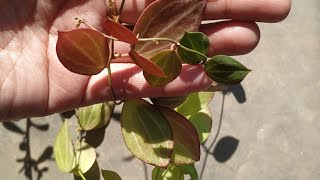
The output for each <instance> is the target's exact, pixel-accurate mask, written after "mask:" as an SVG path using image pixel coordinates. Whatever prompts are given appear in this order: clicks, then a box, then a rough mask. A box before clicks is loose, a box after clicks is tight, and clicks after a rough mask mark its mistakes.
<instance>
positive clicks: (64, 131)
mask: <svg viewBox="0 0 320 180" xmlns="http://www.w3.org/2000/svg"><path fill="white" fill-rule="evenodd" d="M53 152H54V157H55V161H56V163H57V165H58V167H59V169H60V170H61V171H62V172H65V173H69V172H71V171H72V169H73V164H74V160H75V154H74V148H73V145H72V139H71V134H70V131H69V124H68V120H67V119H66V120H65V121H64V122H63V124H62V126H61V128H60V130H59V132H58V134H57V137H56V139H55V142H54V147H53Z"/></svg>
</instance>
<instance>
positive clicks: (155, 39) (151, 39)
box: [138, 38, 180, 46]
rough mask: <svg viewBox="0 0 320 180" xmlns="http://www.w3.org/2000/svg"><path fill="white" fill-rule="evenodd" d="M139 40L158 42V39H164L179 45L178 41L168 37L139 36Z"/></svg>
mask: <svg viewBox="0 0 320 180" xmlns="http://www.w3.org/2000/svg"><path fill="white" fill-rule="evenodd" d="M138 40H139V41H140V42H146V41H154V42H156V43H158V41H166V42H170V43H172V44H175V45H177V46H180V44H179V42H177V41H175V40H173V39H170V38H139V39H138Z"/></svg>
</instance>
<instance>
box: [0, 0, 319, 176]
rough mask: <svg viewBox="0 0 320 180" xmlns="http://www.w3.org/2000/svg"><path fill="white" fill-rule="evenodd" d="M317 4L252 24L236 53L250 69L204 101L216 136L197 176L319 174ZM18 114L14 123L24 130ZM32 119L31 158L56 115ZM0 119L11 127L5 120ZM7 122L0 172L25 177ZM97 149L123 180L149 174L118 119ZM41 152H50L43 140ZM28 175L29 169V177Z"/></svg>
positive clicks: (296, 5) (52, 130) (0, 129)
mask: <svg viewBox="0 0 320 180" xmlns="http://www.w3.org/2000/svg"><path fill="white" fill-rule="evenodd" d="M319 8H320V1H319V0H308V1H302V0H295V1H293V7H292V11H291V13H290V15H289V17H288V18H287V19H286V20H285V21H284V22H281V23H279V24H259V25H260V27H261V33H262V39H261V42H260V44H259V46H258V47H257V49H256V50H255V51H254V52H252V53H250V54H249V55H245V56H242V57H239V59H240V60H241V62H243V63H244V64H245V65H246V66H247V67H249V68H251V69H253V72H251V73H250V74H249V75H248V77H247V78H246V79H245V81H244V82H243V83H242V86H237V87H235V88H233V89H231V90H230V91H229V92H228V93H226V94H224V95H223V94H222V93H217V94H216V96H215V97H214V100H213V102H212V104H211V106H212V112H213V122H214V123H213V131H212V135H211V137H210V139H209V140H208V141H207V143H206V148H208V147H209V146H210V143H212V140H213V138H214V134H215V132H216V130H217V125H218V121H219V119H220V117H222V127H221V133H220V134H219V136H218V139H217V140H218V142H219V143H218V144H217V143H215V144H214V145H213V147H212V148H211V149H210V150H209V153H208V154H207V153H206V151H205V148H203V149H202V157H201V161H200V162H198V163H197V168H198V169H199V172H200V171H201V169H202V166H203V164H204V161H205V159H207V160H206V163H205V169H204V173H203V179H204V180H215V179H217V180H233V179H234V180H251V179H252V180H256V179H259V180H270V179H275V180H278V179H279V180H286V179H288V180H318V179H320V156H319V155H318V153H319V150H320V141H319V137H320V96H319V89H320V73H319V71H320V63H319V59H320V34H319V33H320V13H319V12H320V11H319V10H320V9H319ZM223 98H224V105H223V107H224V109H223V115H222V116H221V107H222V101H223ZM26 122H27V121H25V120H22V121H19V122H17V123H15V124H16V125H18V126H19V127H20V128H21V129H22V130H25V129H26V128H25V127H26ZM33 122H35V123H39V124H48V125H49V129H48V130H45V131H39V130H36V129H34V128H33V129H31V131H30V147H31V157H32V158H33V159H35V160H37V159H38V158H39V156H40V155H41V154H42V152H43V151H44V150H45V149H46V147H48V146H51V145H52V144H53V141H54V136H55V134H56V133H57V131H58V128H59V126H60V124H61V117H60V116H59V115H53V116H49V117H46V118H36V119H34V120H33ZM6 127H7V128H9V127H11V128H14V127H12V126H10V125H8V124H7V126H6ZM15 130H16V133H13V132H11V131H9V130H8V129H6V128H4V126H2V125H0V137H1V139H0V145H1V147H0V162H1V164H0V174H1V179H8V180H23V179H28V178H26V176H25V175H24V173H23V172H22V173H18V172H19V170H20V169H21V168H22V167H23V162H17V159H19V158H23V157H24V156H25V155H26V153H25V152H26V151H23V149H24V146H21V145H20V144H21V142H22V141H23V138H24V137H25V135H24V134H21V132H20V133H18V131H17V128H15ZM19 147H20V148H19ZM214 149H215V150H214ZM97 151H98V153H99V158H98V161H99V163H100V167H101V168H104V169H112V170H115V171H117V172H118V173H119V174H120V175H121V176H122V178H123V179H124V180H142V179H145V176H147V177H148V178H147V179H150V169H151V168H150V166H147V167H145V166H144V165H143V164H142V163H141V162H140V161H139V160H135V159H131V155H130V153H129V151H128V150H127V149H126V147H125V145H124V143H123V140H122V137H121V136H120V126H119V122H118V121H116V120H115V121H112V123H111V125H110V127H109V128H108V130H107V134H106V136H105V143H104V145H103V146H102V147H100V148H98V150H97ZM47 152H49V153H47V154H50V148H49V149H48V150H47ZM213 152H214V153H213ZM206 157H207V158H206ZM44 167H48V170H47V171H44V172H43V176H42V178H41V179H44V180H56V179H63V180H69V179H72V176H70V175H64V174H63V173H61V172H60V171H59V170H58V169H57V167H56V165H55V163H54V161H52V160H51V161H47V160H46V161H44V162H42V163H40V164H38V169H43V168H44ZM145 169H147V171H145ZM146 172H147V174H146ZM36 175H37V173H36V172H35V171H33V177H34V178H33V179H36V178H35V177H36Z"/></svg>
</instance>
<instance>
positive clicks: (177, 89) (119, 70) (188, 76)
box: [83, 63, 212, 105]
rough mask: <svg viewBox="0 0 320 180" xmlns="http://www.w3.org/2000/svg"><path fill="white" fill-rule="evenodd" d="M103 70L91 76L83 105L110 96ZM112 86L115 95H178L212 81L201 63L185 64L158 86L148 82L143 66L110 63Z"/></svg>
mask: <svg viewBox="0 0 320 180" xmlns="http://www.w3.org/2000/svg"><path fill="white" fill-rule="evenodd" d="M106 74H107V73H106V72H103V73H101V74H99V75H97V76H93V77H92V78H91V79H90V81H89V83H88V87H87V91H86V95H85V98H84V101H83V105H87V104H92V103H97V102H105V101H106V99H107V100H111V96H110V93H109V86H108V83H107V82H108V81H107V76H106ZM112 82H113V83H112V87H113V90H114V92H115V97H116V98H117V99H128V98H142V97H161V96H181V95H184V94H189V93H191V92H195V91H200V90H203V89H206V88H207V87H209V86H210V85H211V83H212V81H211V80H210V79H209V78H208V77H207V76H206V74H205V72H204V69H203V67H202V66H201V65H198V66H190V65H184V66H183V71H182V73H181V74H180V76H179V77H178V78H177V79H175V80H174V81H173V82H171V83H169V84H167V85H165V86H160V87H155V86H151V85H149V84H148V82H147V81H146V80H145V78H144V76H143V73H142V70H141V69H140V68H139V67H137V66H135V65H134V64H125V63H117V64H112Z"/></svg>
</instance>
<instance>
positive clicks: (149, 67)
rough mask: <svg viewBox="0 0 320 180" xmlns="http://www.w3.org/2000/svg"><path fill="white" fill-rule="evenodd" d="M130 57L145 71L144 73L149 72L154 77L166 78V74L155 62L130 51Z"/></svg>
mask: <svg viewBox="0 0 320 180" xmlns="http://www.w3.org/2000/svg"><path fill="white" fill-rule="evenodd" d="M129 55H130V57H131V58H132V60H133V61H134V62H135V63H136V64H137V65H138V66H139V67H140V68H142V69H143V71H145V72H148V73H150V74H152V75H155V76H158V77H164V76H165V74H164V72H163V71H162V69H161V68H160V67H159V66H158V65H156V64H155V63H154V62H152V61H150V60H148V59H146V58H144V57H143V56H141V55H140V54H138V53H136V52H134V51H130V52H129Z"/></svg>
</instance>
